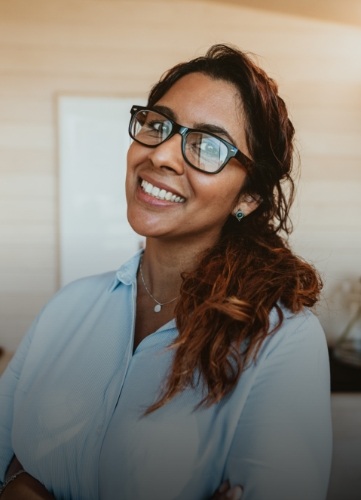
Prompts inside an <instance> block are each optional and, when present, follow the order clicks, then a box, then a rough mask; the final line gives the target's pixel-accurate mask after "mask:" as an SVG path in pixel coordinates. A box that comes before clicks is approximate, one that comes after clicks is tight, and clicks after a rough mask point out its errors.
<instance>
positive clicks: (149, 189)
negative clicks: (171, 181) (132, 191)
mask: <svg viewBox="0 0 361 500" xmlns="http://www.w3.org/2000/svg"><path fill="white" fill-rule="evenodd" d="M140 185H141V187H142V189H143V191H145V192H146V193H148V194H150V195H151V196H154V198H158V200H167V201H172V202H174V203H183V202H184V201H185V198H183V197H182V196H178V195H176V194H174V193H171V192H170V191H166V190H165V189H159V188H158V187H157V186H153V184H151V183H150V182H147V181H144V180H142V182H141V184H140Z"/></svg>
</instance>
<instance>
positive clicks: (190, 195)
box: [126, 73, 248, 248]
mask: <svg viewBox="0 0 361 500" xmlns="http://www.w3.org/2000/svg"><path fill="white" fill-rule="evenodd" d="M156 106H161V107H162V109H163V112H165V114H167V116H169V117H170V118H173V119H174V121H176V122H177V123H179V124H180V125H183V126H186V127H191V128H197V129H201V130H202V129H205V130H210V128H211V129H212V130H214V127H215V126H216V127H217V129H218V130H222V129H223V130H224V132H217V135H219V136H220V137H223V138H224V139H226V140H227V141H228V142H231V143H232V144H234V145H235V146H236V147H238V148H239V149H241V150H242V151H243V152H244V153H245V154H247V153H248V151H247V146H246V137H245V127H244V116H243V113H242V103H241V100H240V96H239V93H238V91H237V89H236V87H235V86H234V85H233V84H231V83H229V82H226V81H224V80H215V79H212V78H210V77H209V76H206V75H204V74H202V73H191V74H189V75H186V76H184V77H182V78H181V79H180V80H178V81H177V82H176V83H175V84H174V85H173V86H172V87H171V88H170V90H168V92H167V93H166V94H165V95H164V96H163V97H162V98H161V99H160V100H159V101H158V102H157V103H156ZM181 140H182V138H181V136H180V134H175V135H174V136H173V137H171V138H170V139H169V140H167V141H166V142H164V143H162V144H160V145H159V146H157V147H156V148H149V147H146V146H143V145H141V144H138V143H137V142H133V143H132V144H131V146H130V148H129V152H128V159H127V163H128V165H127V178H126V196H127V203H128V220H129V223H130V224H131V226H132V227H133V229H134V230H135V231H136V232H137V233H139V234H141V235H143V236H146V237H157V238H165V239H172V240H174V239H175V240H179V241H180V242H181V241H182V242H185V243H187V244H193V243H195V242H197V244H198V246H199V245H200V246H201V247H204V248H206V247H208V246H211V245H212V244H214V243H215V241H216V240H217V239H218V236H219V234H220V231H221V228H222V226H223V224H224V223H225V221H226V219H227V217H228V216H229V214H230V213H231V212H232V211H233V210H234V208H235V206H236V204H237V201H238V195H239V192H240V191H241V188H242V185H243V183H244V181H245V177H246V171H245V169H244V168H243V167H242V166H241V164H240V163H239V162H238V161H237V160H235V159H234V158H232V159H231V160H230V161H229V162H228V164H227V165H226V166H225V168H224V169H223V170H222V171H221V172H219V173H218V174H214V175H209V174H205V173H203V172H199V171H197V170H195V169H193V168H192V167H190V166H189V165H188V164H187V163H186V162H185V160H184V159H183V156H182V151H181ZM143 181H146V182H145V183H144V182H143ZM147 183H148V184H147ZM144 184H145V186H147V191H145V190H144ZM152 186H155V187H156V188H159V189H160V190H162V189H164V190H165V191H167V192H169V193H172V194H174V195H176V199H175V200H174V196H173V197H172V198H171V199H169V200H167V199H158V198H157V197H155V196H154V195H153V194H152V193H151V192H149V191H150V190H151V189H152ZM169 197H170V195H168V196H167V197H166V198H169ZM237 206H238V205H237ZM246 211H247V209H246Z"/></svg>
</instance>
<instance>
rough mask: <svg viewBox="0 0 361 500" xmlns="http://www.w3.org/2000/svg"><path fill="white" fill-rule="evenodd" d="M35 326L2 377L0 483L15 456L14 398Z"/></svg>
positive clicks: (0, 384) (0, 401) (26, 336)
mask: <svg viewBox="0 0 361 500" xmlns="http://www.w3.org/2000/svg"><path fill="white" fill-rule="evenodd" d="M35 326H36V321H35V322H34V323H33V326H32V328H30V330H29V331H28V333H27V334H26V335H25V336H24V338H23V339H22V341H21V342H20V345H19V347H18V348H17V350H16V352H15V354H14V356H13V357H12V359H11V361H10V362H9V364H8V366H7V367H6V369H5V371H4V373H3V374H2V375H1V377H0V483H2V482H3V481H4V477H5V473H6V469H7V467H8V465H9V463H10V460H11V458H12V456H13V454H14V451H13V448H12V444H11V431H12V422H13V413H14V396H15V391H16V387H17V383H18V380H19V378H20V374H21V370H22V367H23V364H24V361H25V358H26V354H27V352H28V350H29V346H30V344H31V338H32V335H33V331H34V330H35Z"/></svg>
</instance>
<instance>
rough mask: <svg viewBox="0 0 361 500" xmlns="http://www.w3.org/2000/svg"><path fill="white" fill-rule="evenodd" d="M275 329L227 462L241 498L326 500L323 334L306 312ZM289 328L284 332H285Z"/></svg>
mask: <svg viewBox="0 0 361 500" xmlns="http://www.w3.org/2000/svg"><path fill="white" fill-rule="evenodd" d="M291 326H292V320H291V321H288V325H286V326H284V327H282V328H283V329H284V330H283V331H282V332H281V331H280V332H278V333H276V335H275V336H274V338H273V339H272V341H271V342H270V345H271V344H272V348H270V349H268V352H267V355H266V356H265V357H264V358H263V359H260V362H259V365H258V371H257V376H256V378H255V380H254V383H253V385H252V388H251V391H250V394H249V396H248V399H247V402H246V404H245V407H244V409H243V412H242V414H241V416H240V419H239V422H238V426H237V429H236V432H235V436H234V440H233V443H232V446H231V449H230V453H229V457H228V460H227V465H226V473H225V477H227V478H229V480H230V483H231V485H235V484H242V486H244V494H243V497H242V500H290V499H292V500H302V499H305V498H307V500H324V498H325V497H326V493H327V486H328V479H329V472H330V462H331V448H332V433H331V411H330V388H329V362H328V352H327V345H326V341H325V337H324V334H323V332H322V330H321V327H320V326H319V324H318V321H317V319H316V318H315V317H313V316H312V315H311V316H308V317H307V319H306V320H305V321H303V322H301V324H300V326H299V327H298V328H297V330H296V331H292V330H291V328H290V327H291ZM285 330H286V331H285Z"/></svg>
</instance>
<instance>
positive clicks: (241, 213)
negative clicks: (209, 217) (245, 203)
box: [234, 209, 244, 222]
mask: <svg viewBox="0 0 361 500" xmlns="http://www.w3.org/2000/svg"><path fill="white" fill-rule="evenodd" d="M234 215H235V216H236V219H237V220H238V222H239V221H241V220H242V219H243V217H244V213H243V212H242V210H240V209H238V210H237V212H236V213H235V214H234Z"/></svg>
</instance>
